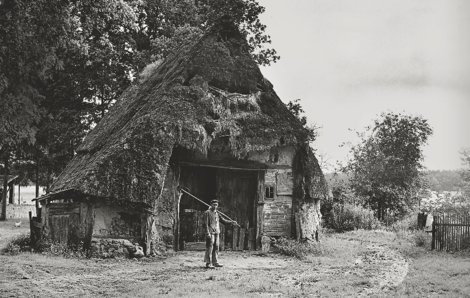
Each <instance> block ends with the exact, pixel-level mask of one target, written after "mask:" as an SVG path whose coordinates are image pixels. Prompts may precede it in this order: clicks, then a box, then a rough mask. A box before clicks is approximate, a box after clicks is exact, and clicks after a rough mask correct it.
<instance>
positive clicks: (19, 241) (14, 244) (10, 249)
mask: <svg viewBox="0 0 470 298" xmlns="http://www.w3.org/2000/svg"><path fill="white" fill-rule="evenodd" d="M30 243H31V238H30V236H29V234H23V235H20V236H17V237H16V238H14V239H13V240H11V241H10V242H9V243H8V244H7V246H6V247H5V248H4V249H3V253H5V254H9V255H17V254H19V253H20V252H25V251H31V246H30Z"/></svg>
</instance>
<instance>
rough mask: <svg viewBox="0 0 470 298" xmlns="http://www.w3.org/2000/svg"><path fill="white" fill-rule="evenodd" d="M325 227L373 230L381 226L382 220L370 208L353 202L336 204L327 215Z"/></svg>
mask: <svg viewBox="0 0 470 298" xmlns="http://www.w3.org/2000/svg"><path fill="white" fill-rule="evenodd" d="M325 227H326V228H329V229H333V230H335V231H336V232H346V231H353V230H357V229H365V230H372V229H377V228H380V222H379V221H378V220H377V219H376V218H375V216H374V212H373V211H372V210H370V209H366V208H363V207H361V206H355V205H353V204H344V205H340V204H334V205H333V207H332V208H331V210H330V212H329V213H328V214H326V216H325Z"/></svg>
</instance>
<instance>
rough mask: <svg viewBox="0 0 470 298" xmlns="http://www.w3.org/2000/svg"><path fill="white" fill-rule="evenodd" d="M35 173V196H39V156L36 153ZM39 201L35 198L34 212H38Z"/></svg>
mask: <svg viewBox="0 0 470 298" xmlns="http://www.w3.org/2000/svg"><path fill="white" fill-rule="evenodd" d="M35 172H36V173H35V174H36V177H35V178H36V198H38V197H39V157H38V156H37V155H36V169H35ZM38 209H39V201H38V200H36V214H38V212H39V210H38Z"/></svg>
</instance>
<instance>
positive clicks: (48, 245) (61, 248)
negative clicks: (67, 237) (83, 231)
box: [36, 240, 89, 258]
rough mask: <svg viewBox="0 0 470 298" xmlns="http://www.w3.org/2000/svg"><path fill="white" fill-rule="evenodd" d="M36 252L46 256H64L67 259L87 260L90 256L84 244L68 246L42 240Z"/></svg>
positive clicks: (37, 245)
mask: <svg viewBox="0 0 470 298" xmlns="http://www.w3.org/2000/svg"><path fill="white" fill-rule="evenodd" d="M36 250H37V252H40V253H42V254H45V255H54V256H63V257H65V258H70V257H72V258H86V257H88V256H89V250H85V249H84V247H83V242H80V244H79V245H67V244H64V243H57V242H52V241H49V240H41V241H39V242H38V243H37V244H36Z"/></svg>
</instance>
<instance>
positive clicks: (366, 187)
mask: <svg viewBox="0 0 470 298" xmlns="http://www.w3.org/2000/svg"><path fill="white" fill-rule="evenodd" d="M357 135H358V136H359V137H360V139H361V141H360V142H359V144H357V145H353V146H351V148H350V153H351V156H350V159H349V161H348V163H347V165H346V166H344V167H343V169H342V170H343V171H344V172H346V173H348V174H349V176H350V184H351V187H352V189H353V190H354V192H355V194H356V195H357V196H359V197H363V198H365V204H366V205H368V206H369V207H370V208H372V209H373V210H375V211H376V212H377V217H378V219H383V218H384V215H385V214H386V212H393V213H394V214H404V213H406V211H407V210H409V208H411V207H412V205H413V204H414V203H416V202H414V199H415V198H416V195H417V193H418V191H419V190H420V189H421V188H422V187H424V186H425V183H426V181H425V179H424V173H423V172H422V171H421V170H423V168H424V166H423V165H422V160H423V154H422V146H423V145H424V144H426V142H427V139H428V137H429V136H430V135H432V128H431V127H430V126H429V124H428V123H427V121H426V119H423V118H422V117H421V116H410V115H402V114H394V113H392V112H389V113H382V114H381V118H379V119H377V120H375V121H374V126H373V127H367V128H366V132H364V133H357Z"/></svg>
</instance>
